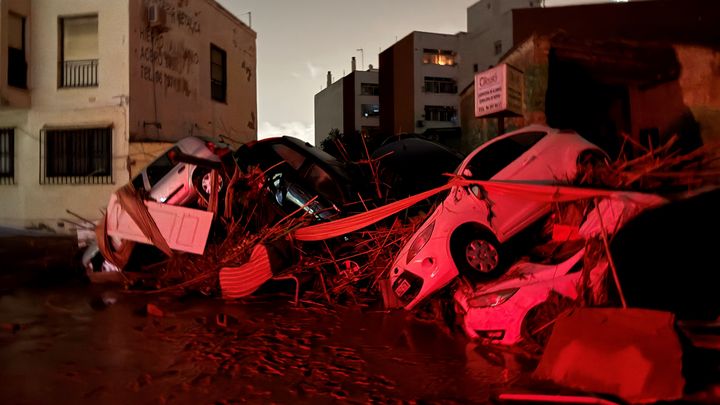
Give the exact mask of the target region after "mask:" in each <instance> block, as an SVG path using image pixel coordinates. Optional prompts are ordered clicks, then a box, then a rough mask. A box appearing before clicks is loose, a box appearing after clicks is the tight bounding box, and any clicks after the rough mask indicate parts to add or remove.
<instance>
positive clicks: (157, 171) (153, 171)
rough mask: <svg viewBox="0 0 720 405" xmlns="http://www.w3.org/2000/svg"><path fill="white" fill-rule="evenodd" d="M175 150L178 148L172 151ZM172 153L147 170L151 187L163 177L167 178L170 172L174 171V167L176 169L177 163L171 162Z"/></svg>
mask: <svg viewBox="0 0 720 405" xmlns="http://www.w3.org/2000/svg"><path fill="white" fill-rule="evenodd" d="M174 149H177V148H172V149H171V150H170V151H172V150H174ZM170 151H168V152H166V153H165V154H163V155H162V156H160V157H159V158H157V159H155V161H154V162H152V163H151V164H150V165H148V166H147V167H146V168H145V173H147V177H148V181H149V182H150V187H153V186H154V185H155V184H157V183H158V182H159V181H160V180H162V178H163V177H165V175H166V174H168V173H169V172H170V170H172V168H173V167H175V163H173V162H172V160H170V156H169V154H170Z"/></svg>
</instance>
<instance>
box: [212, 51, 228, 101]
mask: <svg viewBox="0 0 720 405" xmlns="http://www.w3.org/2000/svg"><path fill="white" fill-rule="evenodd" d="M210 95H211V96H212V99H213V100H215V101H220V102H223V103H224V102H225V101H226V100H227V54H226V53H225V51H224V50H222V49H220V48H218V47H217V46H215V45H212V44H210Z"/></svg>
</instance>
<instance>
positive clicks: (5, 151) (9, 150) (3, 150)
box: [0, 128, 15, 184]
mask: <svg viewBox="0 0 720 405" xmlns="http://www.w3.org/2000/svg"><path fill="white" fill-rule="evenodd" d="M0 184H15V129H14V128H0Z"/></svg>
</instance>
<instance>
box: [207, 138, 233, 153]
mask: <svg viewBox="0 0 720 405" xmlns="http://www.w3.org/2000/svg"><path fill="white" fill-rule="evenodd" d="M205 146H206V147H207V148H208V149H209V150H210V152H212V153H213V154H215V155H216V156H219V157H223V156H225V155H227V154H228V153H230V148H227V147H220V146H217V145H216V144H215V143H214V142H210V141H207V142H205Z"/></svg>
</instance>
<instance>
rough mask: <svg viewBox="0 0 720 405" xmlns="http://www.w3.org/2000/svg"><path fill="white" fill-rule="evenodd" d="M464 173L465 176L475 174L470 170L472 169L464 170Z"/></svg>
mask: <svg viewBox="0 0 720 405" xmlns="http://www.w3.org/2000/svg"><path fill="white" fill-rule="evenodd" d="M462 175H463V177H472V175H473V174H472V171H470V169H465V170H463V172H462Z"/></svg>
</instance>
